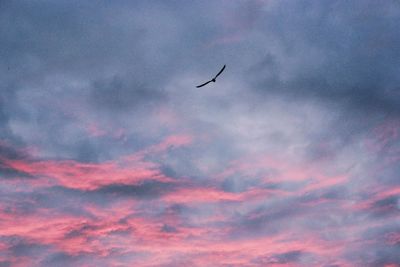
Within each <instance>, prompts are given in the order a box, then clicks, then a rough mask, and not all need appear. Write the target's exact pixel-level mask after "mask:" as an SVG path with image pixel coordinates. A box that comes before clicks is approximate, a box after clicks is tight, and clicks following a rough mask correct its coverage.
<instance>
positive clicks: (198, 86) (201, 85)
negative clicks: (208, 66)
mask: <svg viewBox="0 0 400 267" xmlns="http://www.w3.org/2000/svg"><path fill="white" fill-rule="evenodd" d="M210 82H211V81H208V82H206V83H203V84H200V85H197V86H196V87H197V88H200V87H203V86H204V85H206V84H208V83H210Z"/></svg>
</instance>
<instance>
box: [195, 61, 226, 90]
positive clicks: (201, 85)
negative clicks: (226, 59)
mask: <svg viewBox="0 0 400 267" xmlns="http://www.w3.org/2000/svg"><path fill="white" fill-rule="evenodd" d="M224 69H225V65H224V66H223V67H222V69H221V70H220V71H219V72H218V73H217V75H215V77H214V78H212V79H211V80H209V81H208V82H205V83H203V84H200V85H198V86H196V87H197V88H200V87H203V86H204V85H206V84H209V83H210V82H213V83H215V81H216V79H217V77H218V76H219V75H220V74H221V73H222V72H223V71H224Z"/></svg>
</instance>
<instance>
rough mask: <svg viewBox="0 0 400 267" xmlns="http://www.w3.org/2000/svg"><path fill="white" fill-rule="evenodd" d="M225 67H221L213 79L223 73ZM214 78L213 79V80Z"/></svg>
mask: <svg viewBox="0 0 400 267" xmlns="http://www.w3.org/2000/svg"><path fill="white" fill-rule="evenodd" d="M225 67H226V66H225V65H224V66H223V67H222V69H221V70H220V71H219V72H218V73H217V75H215V78H217V77H218V76H219V75H220V74H221V73H222V72H223V71H224V69H225ZM215 78H214V79H215Z"/></svg>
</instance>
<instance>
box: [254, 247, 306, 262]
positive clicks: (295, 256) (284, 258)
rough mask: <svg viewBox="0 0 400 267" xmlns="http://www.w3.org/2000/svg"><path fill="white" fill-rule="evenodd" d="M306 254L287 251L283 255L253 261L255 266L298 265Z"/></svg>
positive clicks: (297, 251) (298, 251) (299, 251)
mask: <svg viewBox="0 0 400 267" xmlns="http://www.w3.org/2000/svg"><path fill="white" fill-rule="evenodd" d="M306 254H307V253H305V252H303V251H301V250H293V251H288V252H285V253H281V254H274V255H271V256H267V257H263V258H259V259H256V260H254V262H255V263H256V264H260V265H261V264H262V265H264V264H288V263H289V264H293V263H299V261H300V260H301V257H302V256H304V255H306Z"/></svg>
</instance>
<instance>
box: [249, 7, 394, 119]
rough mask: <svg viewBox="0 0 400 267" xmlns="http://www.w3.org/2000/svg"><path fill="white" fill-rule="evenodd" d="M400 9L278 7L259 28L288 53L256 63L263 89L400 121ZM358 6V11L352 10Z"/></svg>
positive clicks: (270, 56) (269, 54) (272, 56)
mask: <svg viewBox="0 0 400 267" xmlns="http://www.w3.org/2000/svg"><path fill="white" fill-rule="evenodd" d="M398 5H399V3H398V2H396V3H395V2H394V1H388V2H386V3H384V4H382V5H377V4H376V3H375V2H374V1H367V2H363V3H362V4H361V3H347V2H344V1H339V2H323V3H322V2H320V3H315V2H313V1H297V2H296V3H286V4H285V5H284V4H282V5H277V7H276V9H271V11H270V12H269V13H268V14H269V15H268V16H266V17H265V18H264V20H263V21H262V22H260V27H261V25H265V26H266V27H264V29H262V30H261V29H260V30H261V31H262V32H263V34H266V35H269V36H270V37H273V38H274V40H275V41H277V42H278V43H279V44H280V45H282V47H283V48H286V50H284V51H283V53H284V55H283V56H282V55H277V54H272V53H268V54H266V56H265V58H264V59H262V60H261V61H259V63H257V65H255V67H254V69H255V70H256V72H257V73H256V74H257V78H256V79H255V80H258V81H259V85H258V86H257V88H258V90H260V92H261V91H263V92H265V93H274V94H278V95H282V96H289V97H291V98H293V99H299V98H306V99H310V98H311V99H312V98H317V99H321V100H324V101H329V102H332V103H335V104H336V106H337V108H338V109H339V110H338V111H337V112H341V111H343V110H345V109H349V110H350V112H351V113H354V112H355V113H359V112H362V113H363V114H365V113H379V114H384V115H388V116H395V117H398V116H399V112H400V110H399V108H398V107H399V106H400V105H399V102H400V98H399V96H400V95H399V93H398V92H399V87H398V83H399V79H398V75H396V72H397V71H396V68H397V67H396V65H397V64H396V62H398V61H399V59H400V53H399V51H398V50H397V49H393V48H394V47H396V44H397V43H398V42H399V41H400V40H399V37H398V35H396V34H395V31H396V26H395V25H397V24H398V22H399V18H398V16H396V15H392V16H391V15H390V13H391V9H392V8H393V6H398ZM349 6H352V7H349ZM353 8H354V10H355V12H350V11H349V10H350V9H353ZM300 10H301V11H300ZM279 18H285V19H279ZM254 69H252V71H254ZM253 77H254V76H253Z"/></svg>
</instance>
